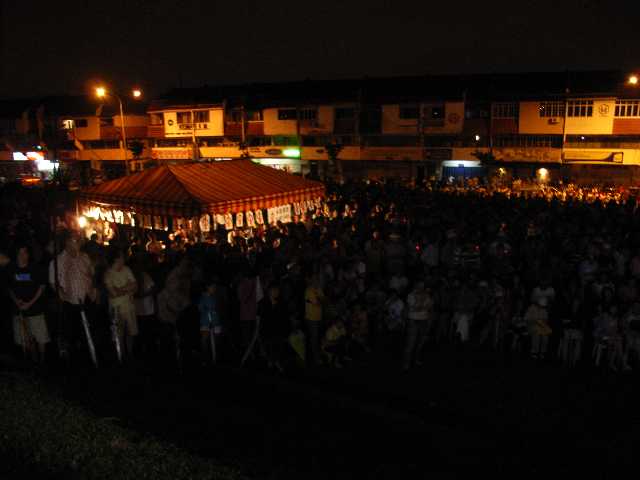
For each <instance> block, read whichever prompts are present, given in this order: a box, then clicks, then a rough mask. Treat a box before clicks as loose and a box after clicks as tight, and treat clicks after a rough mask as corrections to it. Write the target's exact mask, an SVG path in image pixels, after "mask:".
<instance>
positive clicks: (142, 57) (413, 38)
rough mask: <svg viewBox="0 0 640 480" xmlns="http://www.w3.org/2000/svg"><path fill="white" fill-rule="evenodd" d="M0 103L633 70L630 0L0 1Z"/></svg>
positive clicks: (637, 52) (636, 10)
mask: <svg viewBox="0 0 640 480" xmlns="http://www.w3.org/2000/svg"><path fill="white" fill-rule="evenodd" d="M0 1H1V2H2V4H3V19H2V27H3V28H2V42H3V45H2V55H3V57H4V58H3V59H2V62H1V63H2V65H4V70H3V72H2V76H3V78H2V80H3V81H2V88H1V89H0V96H2V97H20V96H32V95H43V94H49V93H55V94H64V93H82V92H83V91H88V89H89V87H90V86H91V85H92V84H95V82H96V81H98V80H100V79H102V80H104V81H107V82H111V84H113V85H116V86H118V87H119V88H121V89H126V88H128V86H129V85H133V84H139V85H141V86H142V87H143V88H144V89H145V91H146V92H147V93H148V94H150V95H153V94H158V93H161V92H163V91H164V90H166V89H168V88H170V87H174V86H178V85H183V86H200V85H203V84H210V85H214V84H227V83H242V82H260V81H282V80H297V79H305V78H312V79H325V78H347V77H362V76H365V75H368V76H393V75H413V74H425V73H476V72H477V73H483V72H509V71H544V70H566V69H610V68H611V69H623V70H632V69H636V68H638V67H640V48H639V47H640V34H639V33H638V18H639V14H640V5H639V4H640V2H637V1H631V0H626V1H620V0H609V1H607V0H603V1H598V0H552V1H549V0H538V1H533V0H519V1H516V0H512V1H490V0H489V1H476V2H459V1H455V0H443V1H431V0H421V1H413V2H409V1H403V0H389V1H383V0H368V1H347V0H340V1H334V0H324V1H318V2H312V1H308V0H296V1H292V0H284V1H283V0H271V1H248V0H229V1H225V2H222V1H216V0H206V1H205V0H202V1H188V0H186V1H180V0H170V1H169V0H149V1H143V0H105V1H102V0H67V1H56V0H46V1H31V0H16V1H14V0H0Z"/></svg>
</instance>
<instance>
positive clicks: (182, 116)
mask: <svg viewBox="0 0 640 480" xmlns="http://www.w3.org/2000/svg"><path fill="white" fill-rule="evenodd" d="M176 119H177V121H178V124H184V123H191V112H178V113H177V114H176Z"/></svg>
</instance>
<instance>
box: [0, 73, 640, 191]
mask: <svg viewBox="0 0 640 480" xmlns="http://www.w3.org/2000/svg"><path fill="white" fill-rule="evenodd" d="M628 79H629V74H628V72H578V73H568V72H562V73H535V74H518V75H516V74H507V75H469V76H422V77H411V78H387V79H368V78H365V79H359V80H340V81H301V82H293V83H280V84H254V85H240V86H230V87H201V88H193V89H175V90H173V91H170V92H168V93H167V94H165V95H163V96H161V97H159V98H157V99H153V100H151V101H150V102H148V103H142V102H139V101H135V100H133V99H127V98H123V101H124V105H123V107H124V108H123V111H124V118H122V117H121V116H120V114H119V111H118V110H117V108H116V107H117V106H116V105H113V104H110V103H109V102H107V103H101V102H99V101H98V100H97V99H95V98H93V97H91V96H86V97H49V98H42V99H37V100H33V99H30V100H13V101H7V102H0V137H1V138H2V141H3V143H4V150H3V151H2V152H0V158H1V159H3V160H5V161H21V160H20V159H22V161H24V158H29V155H31V156H33V155H36V156H37V155H40V156H41V157H42V158H47V159H50V160H51V161H57V162H59V163H60V164H61V165H63V166H67V167H69V168H80V169H85V170H86V169H91V170H93V171H104V172H112V173H113V172H116V173H117V172H122V171H123V169H124V168H125V165H129V167H130V168H131V169H132V170H136V169H142V168H144V166H145V165H146V164H157V163H163V162H168V163H178V162H189V161H194V160H224V159H234V158H241V157H249V158H252V159H254V161H257V162H259V163H262V164H266V165H271V166H273V167H274V168H280V169H286V170H289V171H291V172H293V173H300V174H305V175H306V174H314V175H315V174H318V175H320V176H322V174H323V171H325V170H326V169H327V166H328V164H329V163H330V162H329V160H330V155H331V154H332V153H334V154H336V153H337V159H338V160H339V163H340V165H341V169H342V171H343V172H344V175H345V176H358V177H369V178H374V177H382V176H384V177H404V178H417V179H420V178H424V177H428V176H436V177H451V176H453V177H458V176H467V177H470V176H476V175H478V174H481V173H482V171H483V169H484V168H485V167H486V164H487V163H492V164H493V167H495V168H498V169H499V170H500V171H501V172H502V173H504V174H506V175H513V176H520V177H531V176H534V175H536V174H540V172H541V169H543V170H542V171H544V172H545V175H549V176H550V177H551V178H553V177H557V178H567V179H578V180H583V181H589V180H595V181H614V182H616V183H632V182H634V181H635V179H638V180H640V87H639V86H636V85H637V84H632V83H631V82H629V81H628ZM122 120H124V129H123V128H122V127H123V124H122ZM123 130H124V136H125V137H126V139H127V147H128V148H126V149H125V148H123V146H124V144H123V140H122V138H123ZM134 145H135V146H137V148H134ZM38 152H40V153H38ZM481 159H482V160H484V161H485V163H484V164H483V163H482V162H481ZM488 160H489V161H491V160H492V161H493V162H487V161H488ZM125 161H126V163H125Z"/></svg>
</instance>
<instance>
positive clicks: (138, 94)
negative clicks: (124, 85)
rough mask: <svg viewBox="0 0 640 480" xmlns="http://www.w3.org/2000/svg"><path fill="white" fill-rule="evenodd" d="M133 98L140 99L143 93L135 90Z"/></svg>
mask: <svg viewBox="0 0 640 480" xmlns="http://www.w3.org/2000/svg"><path fill="white" fill-rule="evenodd" d="M132 93H133V97H134V98H140V97H141V96H142V92H141V91H140V90H137V89H136V90H134V91H133V92H132Z"/></svg>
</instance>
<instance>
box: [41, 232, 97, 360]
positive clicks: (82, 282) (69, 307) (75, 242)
mask: <svg viewBox="0 0 640 480" xmlns="http://www.w3.org/2000/svg"><path fill="white" fill-rule="evenodd" d="M56 264H57V265H56ZM56 270H57V272H58V278H57V282H56ZM49 284H50V285H51V288H53V290H54V291H56V287H57V292H58V296H59V297H60V300H62V302H63V304H62V312H63V320H62V329H61V332H60V336H61V338H60V353H61V355H62V356H65V357H66V356H67V355H68V353H69V352H68V349H69V348H71V349H73V350H75V351H77V348H78V347H79V345H80V342H81V338H82V323H81V322H82V319H81V316H80V311H81V309H82V307H81V305H82V304H84V303H85V302H86V301H87V300H88V299H90V300H92V301H94V300H95V298H96V290H95V287H94V282H93V266H92V265H91V261H90V260H89V257H88V255H87V254H86V253H82V252H81V251H80V238H79V237H78V235H77V234H75V233H72V232H67V235H66V239H65V247H64V250H63V251H62V253H60V254H59V255H58V256H57V258H54V259H53V260H52V261H51V263H50V265H49Z"/></svg>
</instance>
